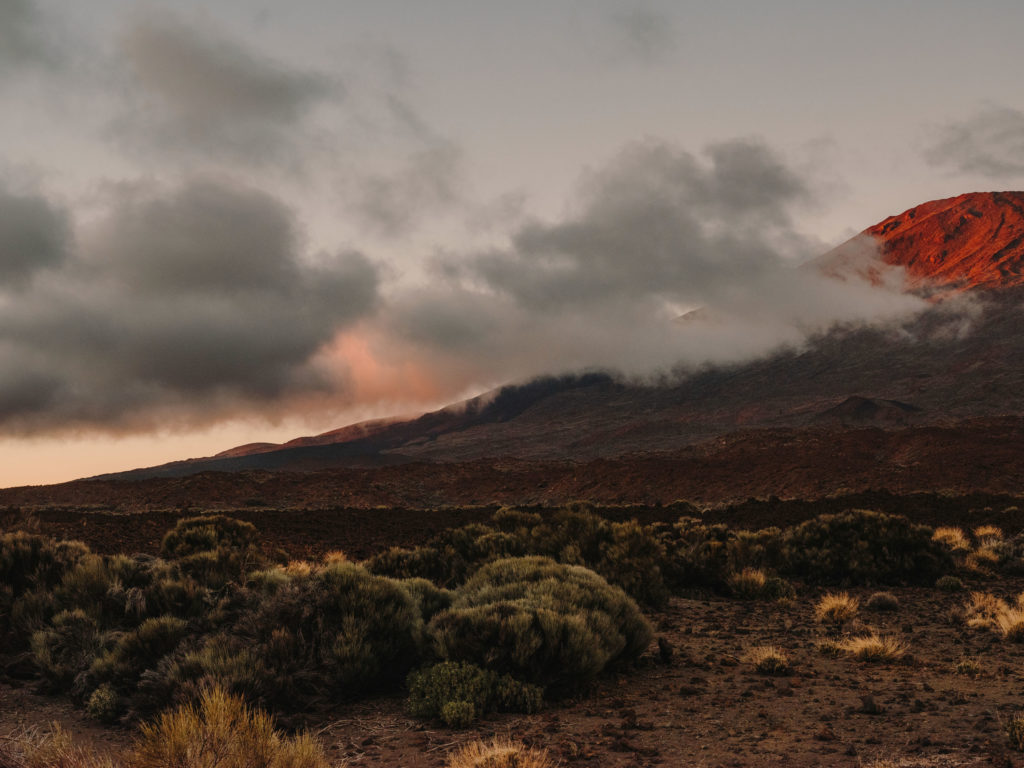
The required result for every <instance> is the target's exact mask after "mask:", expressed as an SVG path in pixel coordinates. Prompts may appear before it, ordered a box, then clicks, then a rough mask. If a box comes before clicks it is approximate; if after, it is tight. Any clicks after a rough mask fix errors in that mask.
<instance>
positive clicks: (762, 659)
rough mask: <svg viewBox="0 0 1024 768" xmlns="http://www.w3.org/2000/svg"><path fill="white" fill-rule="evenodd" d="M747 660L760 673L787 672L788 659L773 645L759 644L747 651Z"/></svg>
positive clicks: (780, 673)
mask: <svg viewBox="0 0 1024 768" xmlns="http://www.w3.org/2000/svg"><path fill="white" fill-rule="evenodd" d="M747 661H749V662H750V663H751V664H753V665H754V669H756V670H757V671H758V672H759V673H760V674H762V675H784V674H786V673H787V672H789V659H788V658H786V654H785V652H784V651H783V650H782V649H781V648H778V647H777V646H774V645H759V646H757V647H756V648H751V649H750V650H749V651H747Z"/></svg>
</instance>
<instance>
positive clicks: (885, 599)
mask: <svg viewBox="0 0 1024 768" xmlns="http://www.w3.org/2000/svg"><path fill="white" fill-rule="evenodd" d="M864 607H865V608H866V609H867V610H869V611H879V612H882V611H897V610H899V607H900V601H899V598H897V597H896V595H894V594H893V593H892V592H875V593H874V594H873V595H871V597H869V598H868V599H867V602H866V603H864Z"/></svg>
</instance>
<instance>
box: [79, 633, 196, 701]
mask: <svg viewBox="0 0 1024 768" xmlns="http://www.w3.org/2000/svg"><path fill="white" fill-rule="evenodd" d="M187 633H188V624H187V623H186V622H185V621H184V620H182V619H179V618H176V617H174V616H160V617H158V618H153V619H146V620H145V621H144V622H142V624H140V625H139V626H138V627H137V628H136V629H134V630H132V631H131V632H126V633H124V634H122V635H121V636H120V637H118V638H117V641H116V642H115V643H114V645H113V647H112V648H110V650H108V651H106V652H105V653H103V654H102V655H100V656H99V657H98V658H97V659H96V660H95V661H94V662H93V663H92V665H91V666H90V667H89V671H88V673H87V674H86V675H85V679H84V680H83V684H82V687H83V688H87V689H88V688H93V687H96V686H97V685H101V684H104V683H106V684H110V685H112V686H113V687H114V688H115V689H117V690H119V691H122V692H130V691H133V690H134V689H135V687H136V686H137V685H138V682H139V678H140V677H141V676H142V674H143V672H145V671H146V670H147V669H153V668H155V667H156V666H157V665H158V664H159V663H160V660H161V659H162V658H164V657H165V656H167V655H169V654H171V653H173V652H174V650H175V649H176V648H177V647H178V645H179V644H180V643H181V641H182V640H183V639H184V638H185V637H186V635H187Z"/></svg>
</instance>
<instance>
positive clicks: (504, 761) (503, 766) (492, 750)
mask: <svg viewBox="0 0 1024 768" xmlns="http://www.w3.org/2000/svg"><path fill="white" fill-rule="evenodd" d="M445 766H446V768H554V766H555V763H554V761H553V760H552V759H551V758H550V757H548V753H547V751H546V750H542V749H532V748H530V747H527V746H526V745H524V744H522V743H520V742H516V741H511V740H509V739H500V738H497V737H495V738H494V739H492V740H491V741H489V742H487V741H473V742H470V743H469V744H466V745H465V746H463V747H461V748H459V749H458V750H456V751H455V752H453V753H452V754H451V755H450V756H449V757H448V762H447V763H445Z"/></svg>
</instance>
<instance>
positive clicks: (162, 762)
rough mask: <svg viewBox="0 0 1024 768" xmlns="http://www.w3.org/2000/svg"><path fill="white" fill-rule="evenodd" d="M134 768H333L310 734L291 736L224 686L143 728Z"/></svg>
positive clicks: (133, 763)
mask: <svg viewBox="0 0 1024 768" xmlns="http://www.w3.org/2000/svg"><path fill="white" fill-rule="evenodd" d="M130 764H131V766H132V768H169V767H171V766H173V768H211V767H213V766H216V768H329V764H328V762H327V758H326V757H325V756H324V753H323V749H322V748H321V747H320V745H319V744H318V743H317V742H316V741H314V740H313V739H312V738H311V737H310V736H308V735H306V734H299V735H297V736H294V737H287V736H284V735H283V734H281V733H280V732H279V731H277V730H276V729H275V728H274V722H273V719H272V718H271V717H270V715H268V714H266V713H265V712H261V711H259V710H253V709H250V708H249V707H247V706H246V705H245V703H244V702H243V701H242V700H241V699H240V698H237V697H235V696H230V695H229V694H227V693H225V692H224V691H223V690H222V689H220V688H214V689H212V690H210V691H207V692H206V693H204V694H203V696H202V699H201V700H200V702H199V705H198V707H196V706H191V705H188V706H184V707H181V708H180V709H177V710H175V711H173V712H169V713H165V714H163V715H161V716H160V718H159V719H158V720H157V721H156V722H154V723H151V724H148V725H144V726H142V735H141V736H140V738H139V742H138V744H137V746H136V749H135V751H134V753H133V754H132V756H131V761H130Z"/></svg>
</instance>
